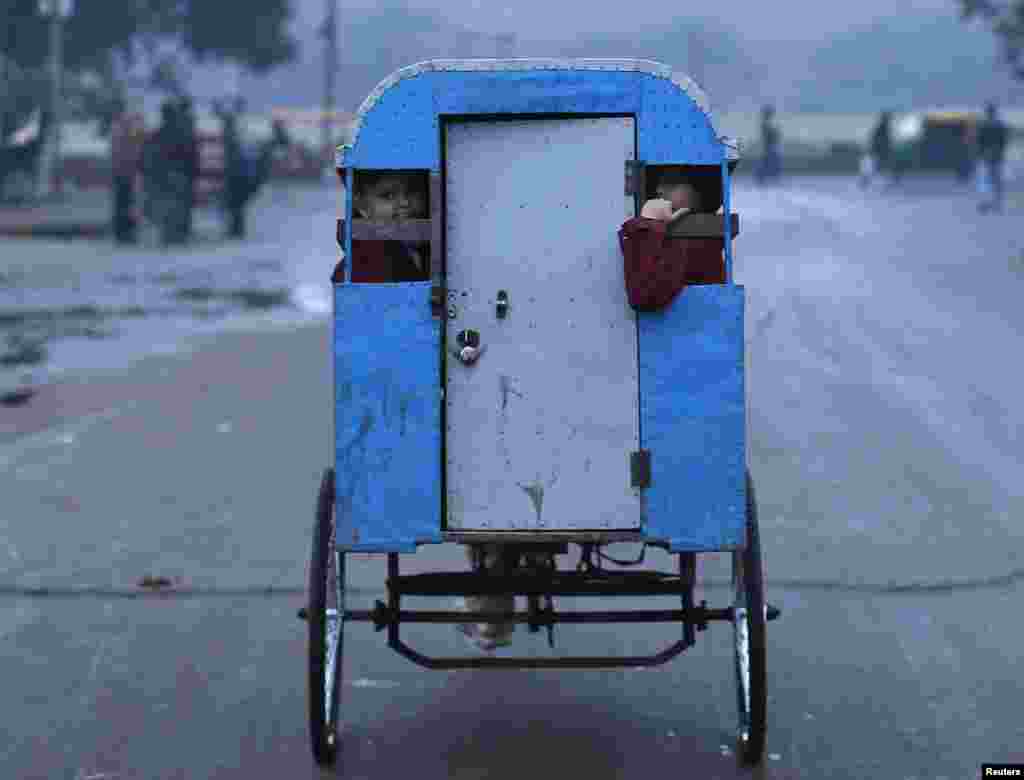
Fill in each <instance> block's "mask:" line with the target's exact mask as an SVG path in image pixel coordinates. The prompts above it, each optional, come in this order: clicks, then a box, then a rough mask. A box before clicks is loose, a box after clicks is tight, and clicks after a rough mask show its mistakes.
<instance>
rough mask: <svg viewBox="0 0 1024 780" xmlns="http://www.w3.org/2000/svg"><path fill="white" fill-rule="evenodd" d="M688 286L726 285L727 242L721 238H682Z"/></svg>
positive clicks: (679, 242) (681, 243) (681, 248)
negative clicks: (725, 253)
mask: <svg viewBox="0 0 1024 780" xmlns="http://www.w3.org/2000/svg"><path fill="white" fill-rule="evenodd" d="M670 243H672V244H675V243H678V244H679V245H680V251H682V252H683V254H684V255H685V257H686V260H685V263H686V283H687V284H725V255H724V252H725V242H724V241H722V239H720V238H682V239H678V240H673V241H671V242H670Z"/></svg>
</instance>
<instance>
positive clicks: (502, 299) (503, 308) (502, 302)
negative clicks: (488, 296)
mask: <svg viewBox="0 0 1024 780" xmlns="http://www.w3.org/2000/svg"><path fill="white" fill-rule="evenodd" d="M494 313H495V314H496V315H498V319H499V320H503V319H505V315H507V314H508V293H507V292H505V291H504V290H498V298H497V300H496V302H495V304H494Z"/></svg>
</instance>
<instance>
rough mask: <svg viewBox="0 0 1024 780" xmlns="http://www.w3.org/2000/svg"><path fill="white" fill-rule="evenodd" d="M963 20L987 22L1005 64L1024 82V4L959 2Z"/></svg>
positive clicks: (1012, 0) (982, 0) (981, 0)
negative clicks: (983, 20)
mask: <svg viewBox="0 0 1024 780" xmlns="http://www.w3.org/2000/svg"><path fill="white" fill-rule="evenodd" d="M958 2H959V4H960V10H961V13H962V18H963V19H964V20H965V21H966V20H970V19H973V18H975V17H980V18H982V19H985V20H986V21H987V22H988V23H989V24H990V25H991V26H992V30H993V31H994V32H995V34H996V36H997V37H998V38H999V40H1000V43H1001V46H1002V55H1003V61H1004V62H1005V63H1006V64H1007V65H1008V66H1009V67H1010V71H1011V72H1012V73H1013V76H1014V78H1017V79H1024V0H1009V1H1000V0H958Z"/></svg>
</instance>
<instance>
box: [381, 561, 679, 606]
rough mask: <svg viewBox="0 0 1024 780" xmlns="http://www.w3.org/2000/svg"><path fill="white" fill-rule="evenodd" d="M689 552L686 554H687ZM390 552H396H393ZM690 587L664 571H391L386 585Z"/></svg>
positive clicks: (468, 589) (636, 590)
mask: <svg viewBox="0 0 1024 780" xmlns="http://www.w3.org/2000/svg"><path fill="white" fill-rule="evenodd" d="M685 554H686V553H684V555H685ZM389 555H397V553H390V554H389ZM689 587H690V583H687V582H686V581H685V580H684V579H683V578H682V577H680V576H678V575H675V574H664V573H661V572H654V571H650V572H619V571H615V572H604V573H602V574H597V575H595V574H586V573H580V572H565V571H562V572H554V573H547V572H545V573H540V574H538V573H534V572H529V573H525V572H524V573H515V572H513V573H510V574H493V573H487V574H480V573H477V572H473V571H460V572H430V573H427V574H412V575H406V576H397V575H391V574H390V573H389V577H388V581H387V588H388V590H389V591H390V592H397V593H399V594H401V595H402V596H487V595H506V594H512V595H515V596H677V595H682V594H684V593H686V591H687V589H688V588H689Z"/></svg>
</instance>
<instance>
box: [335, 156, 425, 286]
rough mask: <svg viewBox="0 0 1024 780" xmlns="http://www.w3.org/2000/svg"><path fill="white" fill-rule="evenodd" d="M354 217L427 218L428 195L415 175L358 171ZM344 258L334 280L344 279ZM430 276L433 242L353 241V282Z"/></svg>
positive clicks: (393, 280) (396, 280) (379, 218)
mask: <svg viewBox="0 0 1024 780" xmlns="http://www.w3.org/2000/svg"><path fill="white" fill-rule="evenodd" d="M355 178H356V184H355V192H354V193H353V198H352V201H353V203H352V206H353V208H352V217H353V219H373V220H386V219H396V220H403V219H426V218H427V216H428V215H427V198H426V192H425V191H424V188H423V187H422V186H421V185H420V182H419V181H418V177H417V176H416V175H409V174H404V173H398V172H391V171H381V172H370V171H360V172H358V173H356V177H355ZM344 262H345V261H344V259H343V260H342V261H341V262H340V263H338V265H337V266H336V267H335V269H334V274H333V276H332V277H331V281H333V282H335V283H338V282H341V281H342V278H343V269H344ZM429 278H430V245H429V244H414V243H411V242H404V241H362V240H355V239H353V241H352V278H351V281H353V282H362V283H379V282H422V281H426V280H428V279H429Z"/></svg>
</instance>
